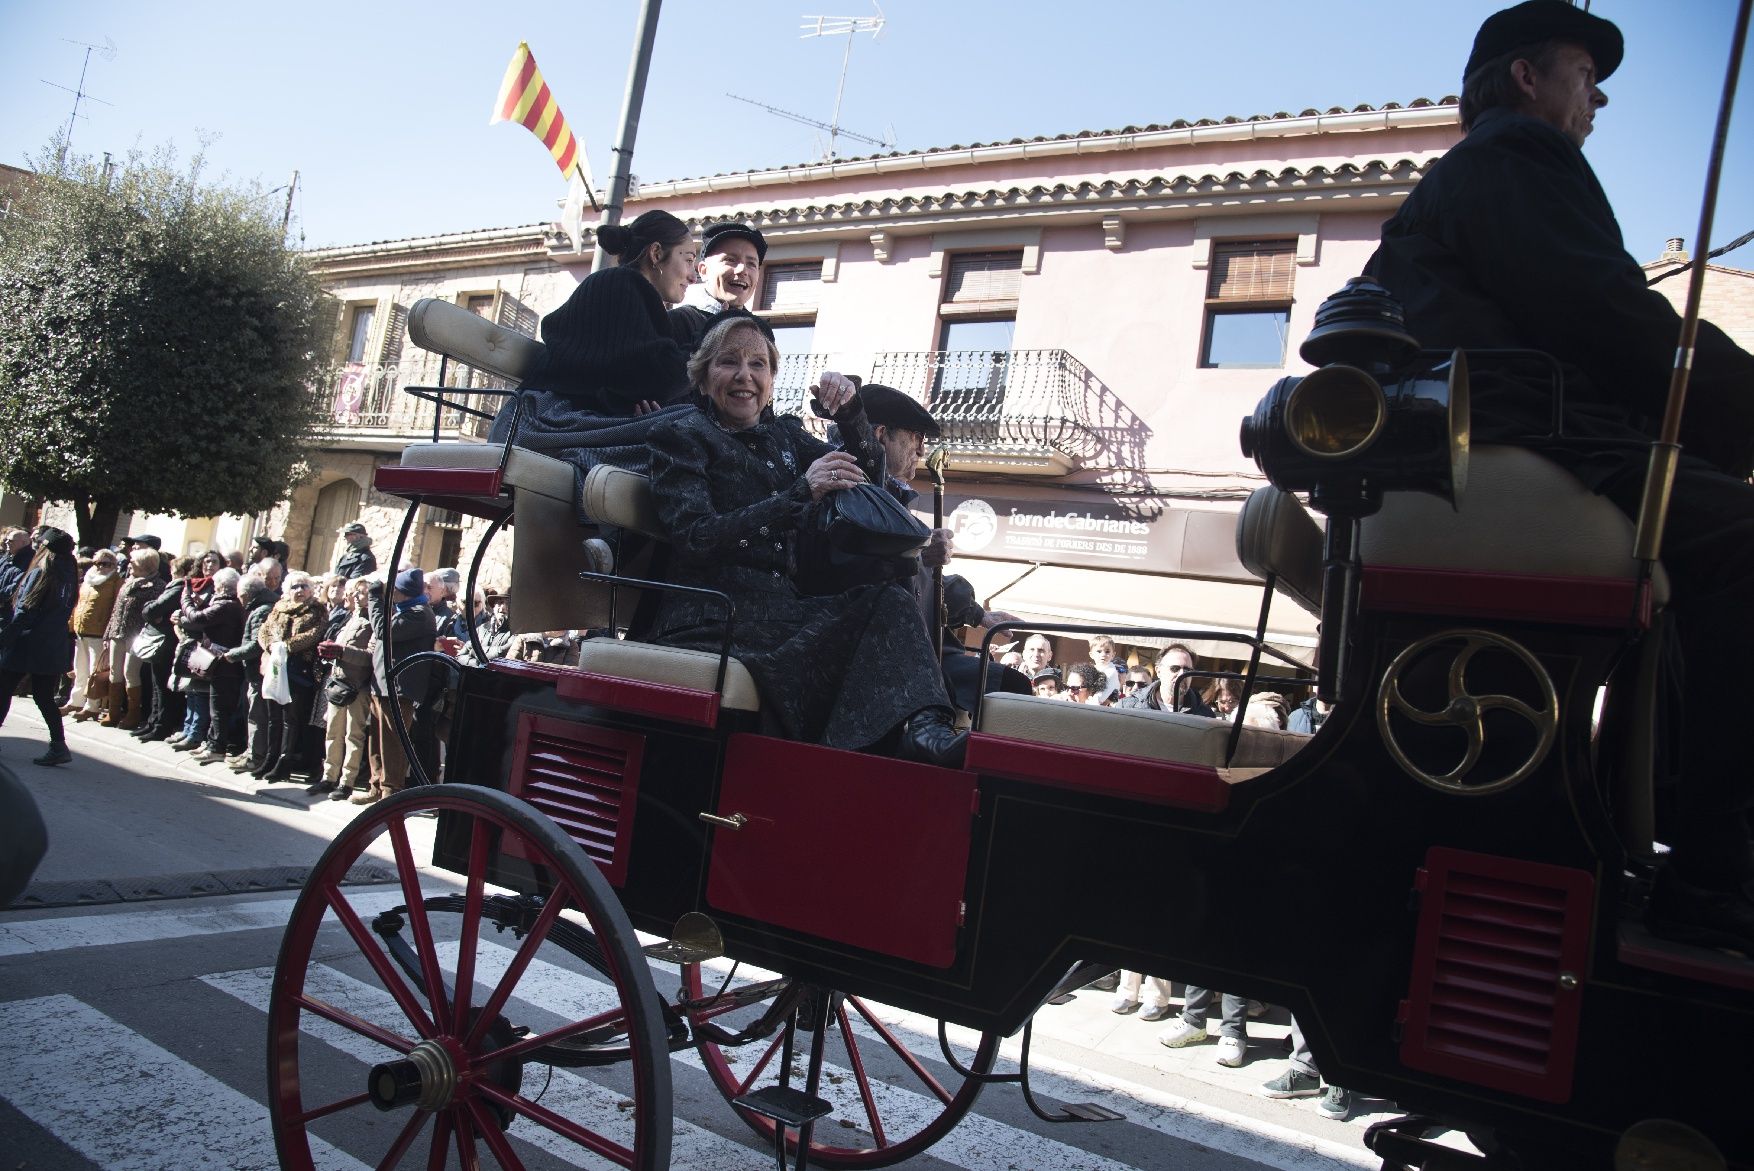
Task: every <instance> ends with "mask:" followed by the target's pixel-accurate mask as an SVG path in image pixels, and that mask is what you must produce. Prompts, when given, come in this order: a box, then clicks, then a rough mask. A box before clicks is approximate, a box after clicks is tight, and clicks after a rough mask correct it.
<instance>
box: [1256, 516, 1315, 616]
mask: <svg viewBox="0 0 1754 1171" xmlns="http://www.w3.org/2000/svg"><path fill="white" fill-rule="evenodd" d="M1236 559H1237V560H1238V561H1240V562H1242V565H1243V568H1244V569H1246V570H1248V571H1249V572H1250V573H1252V574H1254V575H1255V576H1256V577H1259V578H1261V579H1262V580H1267V579H1271V580H1272V582H1273V587H1274V588H1275V589H1277V590H1278V591H1279V592H1280V593H1282V594H1284V595H1285V596H1286V597H1288V598H1290V599H1291V600H1292V601H1294V602H1296V603H1297V604H1298V605H1299V606H1302V607H1303V608H1304V609H1305V610H1308V611H1309V612H1310V613H1311V614H1317V615H1319V614H1320V613H1321V612H1322V529H1321V525H1319V524H1317V523H1316V520H1315V518H1314V517H1312V516H1310V514H1309V512H1308V511H1307V510H1306V509H1305V508H1304V507H1303V504H1302V502H1301V501H1299V500H1298V499H1297V497H1296V496H1293V495H1292V494H1291V493H1289V492H1282V491H1280V490H1279V489H1278V488H1274V487H1271V486H1269V487H1265V488H1256V489H1255V490H1254V491H1253V492H1251V493H1249V498H1248V499H1247V500H1246V501H1244V502H1243V506H1242V512H1241V513H1240V514H1238V516H1237V518H1236Z"/></svg>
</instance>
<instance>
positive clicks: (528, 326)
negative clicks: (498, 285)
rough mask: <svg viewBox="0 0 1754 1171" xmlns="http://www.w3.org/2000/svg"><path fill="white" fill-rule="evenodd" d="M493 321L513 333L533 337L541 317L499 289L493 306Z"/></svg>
mask: <svg viewBox="0 0 1754 1171" xmlns="http://www.w3.org/2000/svg"><path fill="white" fill-rule="evenodd" d="M493 323H494V324H495V325H498V326H500V327H502V328H504V329H509V330H511V331H512V332H513V333H521V334H523V335H524V336H525V337H535V336H536V328H537V326H539V325H540V324H541V323H542V318H541V317H540V316H539V315H538V314H537V313H536V311H535V310H534V309H532V308H530V307H529V306H528V305H526V304H524V303H523V302H522V301H520V300H518V299H517V298H516V297H514V296H512V295H511V294H510V293H508V292H506V291H505V290H504V289H501V290H500V291H499V294H498V296H497V298H496V300H495V303H494V307H493Z"/></svg>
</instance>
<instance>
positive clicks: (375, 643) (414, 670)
mask: <svg viewBox="0 0 1754 1171" xmlns="http://www.w3.org/2000/svg"><path fill="white" fill-rule="evenodd" d="M367 596H368V598H369V599H370V617H371V622H372V641H371V656H372V672H373V676H374V679H373V682H374V683H375V684H376V687H377V690H376V693H375V694H374V695H373V697H372V702H373V704H374V705H375V711H376V715H377V729H378V731H377V745H376V747H377V750H378V753H377V757H378V760H379V762H380V765H379V767H378V768H375V769H373V771H372V787H371V788H370V789H368V790H366V791H365V792H364V793H355V794H354V795H353V796H352V797H351V798H350V800H351V801H352V802H353V803H354V804H355V805H369V804H371V803H372V802H373V801H376V800H378V799H379V798H380V797H387V796H389V795H390V794H391V793H396V792H399V791H401V789H402V788H403V787H404V786H406V785H407V783H408V757H407V753H406V750H405V749H404V748H403V745H402V740H401V737H400V736H399V735H398V733H397V730H396V728H397V724H396V718H397V716H398V715H399V716H400V717H401V726H402V728H403V729H405V730H406V731H407V732H408V735H409V739H410V740H411V741H412V742H413V744H414V747H415V752H416V753H417V758H418V759H419V761H420V765H421V768H422V769H424V770H425V771H426V774H427V776H428V777H432V776H433V775H434V774H435V773H436V772H437V771H438V751H437V749H438V744H437V740H436V732H435V731H434V727H435V723H436V720H437V713H436V712H435V711H434V710H433V705H432V695H431V691H432V686H431V685H432V684H433V683H434V682H435V680H434V679H433V677H432V674H431V672H430V671H429V670H428V668H427V666H426V665H416V666H413V667H411V668H409V669H408V670H406V671H404V672H402V673H401V674H399V675H397V676H396V692H395V694H396V700H397V704H396V707H395V708H394V709H392V708H391V707H390V701H389V698H388V697H389V695H390V689H389V668H390V666H391V664H392V663H398V662H401V661H402V660H403V659H405V658H407V657H408V656H409V655H412V654H417V653H419V652H420V651H430V650H432V649H433V646H434V644H435V643H436V641H437V639H438V622H437V620H436V619H434V618H433V614H432V607H430V606H429V605H427V596H426V576H425V575H424V574H423V573H421V571H420V570H418V569H404V570H403V571H402V572H401V573H399V574H397V575H396V586H395V592H394V595H393V597H392V599H391V605H392V606H393V607H394V609H393V610H392V612H391V615H390V646H389V648H388V651H389V653H388V655H386V654H385V650H386V648H385V647H384V645H383V641H382V639H381V637H380V636H379V633H378V632H380V631H381V630H382V629H383V625H382V613H381V607H382V606H383V604H384V603H383V587H382V586H380V585H378V584H377V583H376V582H374V583H373V584H372V587H371V588H370V591H369V592H368V595H367Z"/></svg>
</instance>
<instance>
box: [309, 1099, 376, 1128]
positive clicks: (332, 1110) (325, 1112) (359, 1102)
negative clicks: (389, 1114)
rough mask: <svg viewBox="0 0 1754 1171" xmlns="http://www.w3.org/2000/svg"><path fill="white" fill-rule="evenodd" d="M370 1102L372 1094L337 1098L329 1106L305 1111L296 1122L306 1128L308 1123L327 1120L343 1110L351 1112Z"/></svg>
mask: <svg viewBox="0 0 1754 1171" xmlns="http://www.w3.org/2000/svg"><path fill="white" fill-rule="evenodd" d="M369 1101H371V1095H370V1094H354V1095H353V1096H351V1097H348V1098H337V1099H335V1101H333V1102H330V1103H329V1104H328V1105H327V1106H318V1107H317V1108H316V1109H314V1110H306V1111H304V1112H303V1113H301V1114H299V1115H298V1118H297V1120H296V1121H297V1122H298V1123H299V1125H300V1126H304V1125H306V1124H308V1123H312V1122H315V1121H316V1120H317V1119H319V1118H327V1117H328V1116H329V1115H331V1114H338V1113H340V1112H341V1111H343V1110H351V1109H353V1107H355V1106H363V1105H365V1104H366V1103H367V1102H369Z"/></svg>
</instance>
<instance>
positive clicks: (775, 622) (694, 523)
mask: <svg viewBox="0 0 1754 1171" xmlns="http://www.w3.org/2000/svg"><path fill="white" fill-rule="evenodd" d="M857 401H858V400H857V399H854V400H853V403H852V404H851V406H850V407H849V410H848V414H847V417H846V418H844V419H842V420H840V421H841V424H842V428H843V432H851V433H853V434H857V435H860V436H865V437H868V436H869V429H868V428H867V427H866V425H865V421H864V415H863V413H862V411H861V410H860V409H859V407H858V405H857ZM651 444H652V494H653V496H654V498H655V500H656V502H657V508H658V516H659V522H660V525H661V526H662V528H663V530H664V536H665V537H666V538H667V539H668V540H669V541H670V542H671V543H672V545H673V548H672V550H671V560H670V574H669V578H670V580H671V581H672V582H674V583H676V584H678V585H689V586H697V587H702V588H706V589H713V590H720V591H723V592H724V593H726V594H728V595H729V596H730V597H731V600H732V602H733V604H734V605H735V607H736V613H735V621H734V624H733V628H732V650H731V653H732V654H733V655H734V656H735V657H736V658H738V659H739V660H740V661H741V662H742V663H743V665H744V666H745V667H747V668H748V670H749V672H750V674H751V675H752V676H754V678H755V681H756V685H757V687H758V689H759V690H760V692H761V695H762V707H763V713H764V716H765V717H766V718H767V720H768V722H769V725H770V727H772V728H773V729H774V730H776V731H778V732H779V733H780V734H782V735H786V736H789V737H792V738H794V739H799V740H808V741H813V742H817V743H822V744H827V745H829V746H831V747H836V748H866V747H869V746H871V745H872V744H874V743H876V742H877V741H879V740H880V739H882V738H883V737H884V736H885V735H886V734H887V733H888V732H889V731H890V730H891V729H892V728H894V727H895V726H896V725H897V724H899V723H901V722H902V721H903V720H905V719H907V718H908V717H909V716H911V715H913V714H914V713H915V712H917V711H919V710H921V709H922V708H926V707H934V706H945V705H946V704H947V702H948V700H947V697H946V695H945V693H944V684H943V680H942V678H941V677H940V676H939V673H938V669H937V662H936V656H935V655H934V654H933V650H932V646H931V643H930V641H929V640H928V638H927V637H926V632H925V629H924V627H923V626H922V625H921V624H920V622H919V615H918V611H917V610H916V609H915V606H914V599H913V597H912V595H911V594H909V593H908V592H907V591H905V590H903V589H901V588H899V587H897V586H894V585H867V586H861V587H858V588H856V589H853V590H850V591H848V592H846V593H843V594H838V595H835V596H832V597H809V596H806V595H805V594H803V593H802V592H801V591H800V590H799V589H798V587H797V585H796V584H795V582H794V580H793V576H794V574H795V572H796V569H797V550H798V545H799V534H800V531H801V530H802V529H803V528H804V526H806V525H807V524H808V523H809V522H810V520H812V519H813V518H814V516H815V513H816V510H817V509H818V507H819V506H818V505H816V504H813V503H812V501H811V499H810V487H809V485H808V483H806V482H805V479H804V472H805V470H806V469H807V468H808V467H809V466H810V464H811V463H812V462H814V461H815V460H817V459H819V458H821V457H822V456H823V455H825V454H826V453H827V452H829V451H830V450H832V449H831V448H830V447H829V446H828V445H827V444H826V443H823V442H822V441H821V440H818V439H816V438H814V437H813V436H811V435H809V434H807V433H806V432H805V431H804V429H803V427H802V425H801V424H800V423H799V421H798V420H797V419H794V418H774V417H773V416H772V415H771V414H769V415H768V416H767V417H766V418H765V419H764V420H763V422H761V423H759V424H757V425H756V426H754V427H750V428H748V429H746V430H743V431H736V432H733V431H728V430H726V429H724V428H723V427H721V426H720V425H719V424H718V422H717V421H716V419H715V417H714V416H713V415H712V414H711V413H710V412H709V410H706V409H703V410H701V411H698V412H696V413H694V414H692V415H687V416H684V417H683V418H681V419H679V420H675V421H670V422H667V423H665V424H664V425H663V426H661V427H658V428H656V429H655V430H654V431H653V432H652V438H651ZM859 447H860V450H859V451H858V452H857V453H856V455H857V457H858V458H860V466H861V467H862V468H864V469H865V473H866V475H867V476H869V477H871V478H873V479H875V478H876V477H877V476H879V475H881V472H882V457H881V449H880V448H878V447H877V446H876V445H875V444H861V445H859ZM723 630H724V620H723V615H722V611H721V609H720V608H718V607H716V606H714V605H712V604H711V603H709V602H708V601H706V600H704V599H697V598H694V597H688V596H681V595H666V596H665V598H664V600H663V602H662V603H661V605H660V607H659V611H658V616H657V619H656V623H655V630H654V633H653V635H652V638H653V640H654V641H656V642H661V643H666V644H669V645H673V646H686V647H692V648H695V649H701V650H717V649H718V647H719V640H720V638H721V637H722V634H723Z"/></svg>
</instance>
